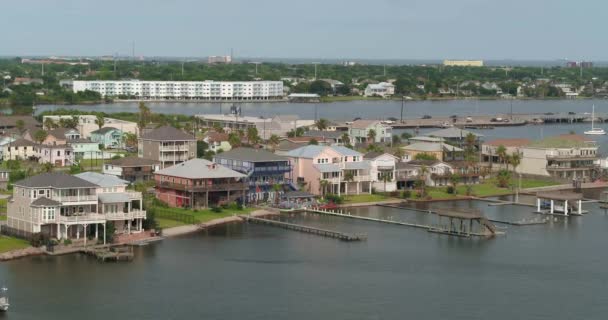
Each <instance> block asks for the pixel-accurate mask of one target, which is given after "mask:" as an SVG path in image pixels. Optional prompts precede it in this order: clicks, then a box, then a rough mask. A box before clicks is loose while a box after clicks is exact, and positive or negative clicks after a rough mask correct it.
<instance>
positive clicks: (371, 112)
mask: <svg viewBox="0 0 608 320" xmlns="http://www.w3.org/2000/svg"><path fill="white" fill-rule="evenodd" d="M593 104H595V107H596V108H595V111H596V112H598V113H600V112H608V100H555V101H537V100H526V101H519V100H516V101H513V113H536V112H542V113H544V112H569V111H575V112H591V106H592V105H593ZM137 105H138V104H137V103H136V102H131V103H114V104H100V105H87V106H78V105H76V106H53V105H44V106H38V107H37V112H42V111H44V110H52V109H57V108H72V109H79V110H89V111H105V112H109V113H111V112H137ZM147 105H148V106H149V107H150V109H151V110H152V111H153V112H157V113H181V114H187V115H194V114H209V113H220V112H222V113H227V112H228V111H229V109H230V106H231V104H219V103H153V102H149V103H147ZM240 106H242V111H243V114H244V115H249V116H273V115H277V114H297V115H299V116H300V117H301V118H303V119H314V117H315V109H316V113H317V116H318V117H319V118H321V117H324V118H328V119H336V120H351V119H353V118H355V117H361V118H371V119H379V118H388V117H395V118H399V117H400V113H401V102H400V101H349V102H333V103H318V104H310V103H284V102H279V103H243V104H240ZM510 111H511V102H510V101H507V100H484V101H478V100H454V101H416V102H407V103H406V106H405V112H404V117H406V118H408V117H409V118H417V117H418V118H419V117H422V116H423V115H425V114H428V115H431V116H450V115H453V114H457V115H462V116H466V115H475V114H487V115H493V114H497V113H509V112H510Z"/></svg>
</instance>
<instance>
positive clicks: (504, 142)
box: [484, 139, 531, 147]
mask: <svg viewBox="0 0 608 320" xmlns="http://www.w3.org/2000/svg"><path fill="white" fill-rule="evenodd" d="M530 142H531V140H530V139H496V140H492V141H488V142H486V143H484V144H486V145H490V146H495V147H498V146H504V147H522V146H525V145H528V144H530Z"/></svg>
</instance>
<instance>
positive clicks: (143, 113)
mask: <svg viewBox="0 0 608 320" xmlns="http://www.w3.org/2000/svg"><path fill="white" fill-rule="evenodd" d="M138 109H139V117H138V120H137V127H139V130H140V131H142V130H143V129H144V128H145V127H146V126H147V125H148V124H149V123H150V121H151V118H152V112H151V111H150V108H148V107H147V106H146V104H145V103H143V102H140V103H139V106H138Z"/></svg>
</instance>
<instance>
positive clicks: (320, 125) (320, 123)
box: [315, 118, 329, 131]
mask: <svg viewBox="0 0 608 320" xmlns="http://www.w3.org/2000/svg"><path fill="white" fill-rule="evenodd" d="M328 126H329V121H327V119H324V118H320V119H319V120H317V122H315V127H317V129H319V130H320V131H325V130H327V127H328Z"/></svg>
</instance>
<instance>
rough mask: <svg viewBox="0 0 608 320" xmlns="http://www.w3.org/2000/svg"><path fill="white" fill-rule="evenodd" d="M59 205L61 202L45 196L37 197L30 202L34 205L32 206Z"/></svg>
mask: <svg viewBox="0 0 608 320" xmlns="http://www.w3.org/2000/svg"><path fill="white" fill-rule="evenodd" d="M60 205H61V202H57V201H55V200H51V199H49V198H46V197H41V198H38V199H36V200H34V201H33V202H32V206H34V207H53V206H60Z"/></svg>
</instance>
